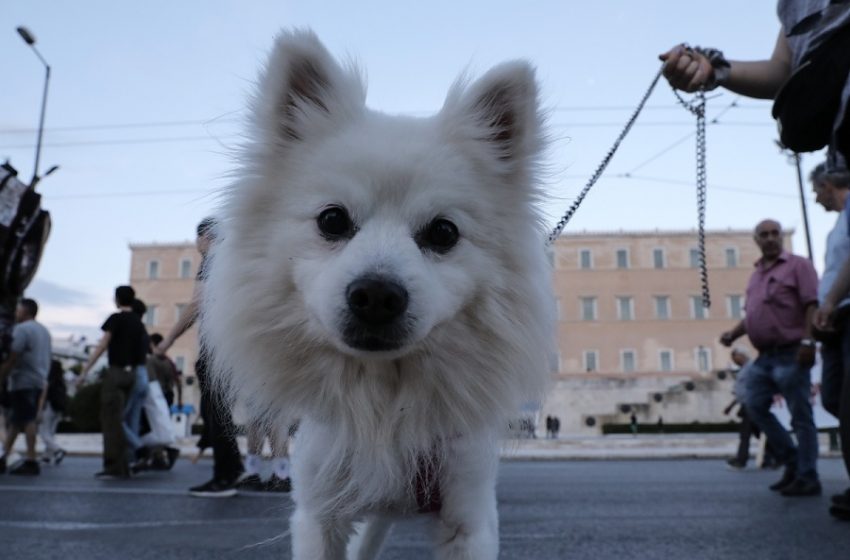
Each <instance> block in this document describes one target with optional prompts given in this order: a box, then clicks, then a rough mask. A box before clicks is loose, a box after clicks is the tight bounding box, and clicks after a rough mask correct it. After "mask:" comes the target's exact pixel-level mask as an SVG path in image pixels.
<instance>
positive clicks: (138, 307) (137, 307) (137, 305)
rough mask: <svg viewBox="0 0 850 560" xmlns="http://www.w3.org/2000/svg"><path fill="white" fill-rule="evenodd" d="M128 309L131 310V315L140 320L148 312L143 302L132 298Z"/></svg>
mask: <svg viewBox="0 0 850 560" xmlns="http://www.w3.org/2000/svg"><path fill="white" fill-rule="evenodd" d="M130 307H132V308H133V313H135V314H136V315H138V316H139V317H140V318H141V317H144V316H145V313H147V312H148V306H147V305H145V302H143V301H142V300H140V299H139V298H133V303H132V304H130Z"/></svg>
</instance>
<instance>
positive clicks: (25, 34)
mask: <svg viewBox="0 0 850 560" xmlns="http://www.w3.org/2000/svg"><path fill="white" fill-rule="evenodd" d="M18 35H20V36H21V39H23V40H24V42H26V44H27V45H29V46H30V48H32V50H33V52H34V53H35V55H36V56H37V57H38V59H39V60H40V61H41V63H42V64H44V93H43V94H42V96H41V117H40V118H39V120H38V142H37V143H36V145H35V168H34V169H33V172H32V181H30V188H34V187H35V185H36V183H38V180H39V177H38V160H39V158H40V157H41V137H42V135H43V134H44V113H45V110H46V109H47V86H48V85H49V84H50V65H49V64H47V61H46V60H44V57H43V56H41V53H40V52H38V49H37V48H35V35H33V34H32V33H30V31H29V29H27V28H26V27H23V26H21V27H18Z"/></svg>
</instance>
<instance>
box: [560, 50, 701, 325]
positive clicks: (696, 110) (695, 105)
mask: <svg viewBox="0 0 850 560" xmlns="http://www.w3.org/2000/svg"><path fill="white" fill-rule="evenodd" d="M663 69H664V67H663V66H662V67H661V69H659V70H658V73H657V74H656V75H655V78H654V79H653V80H652V83H651V84H650V85H649V88H647V90H646V93H644V94H643V97H642V98H641V100H640V103H639V104H638V106H637V108H636V109H635V110H634V112H633V113H632V116H631V117H629V120H628V121H627V122H626V125H625V126H624V127H623V130H622V132H620V135H619V136H618V137H617V139H616V140H615V141H614V145H613V146H611V149H610V150H608V153H607V154H606V156H605V157H604V158H603V159H602V163H600V164H599V166H598V167H597V168H596V171H594V172H593V175H592V176H591V177H590V180H589V181H588V182H587V184H586V185H585V186H584V188H583V189H582V190H581V192H580V193H579V195H578V196H577V197H576V199H575V200H574V201H573V203H572V204H571V205H570V207H569V209H567V211H566V212H565V213H564V215H563V216H562V217H561V219H560V220H558V223H557V225H556V226H555V229H553V230H552V233H550V234H549V237H548V239H547V241H546V245H547V246H549V245H551V244H552V243H554V242H555V240H556V239H558V237H560V235H561V232H563V231H564V228H565V227H566V226H567V224H568V223H569V221H570V220H571V219H572V217H573V215H574V214H575V213H576V210H578V208H579V206H581V203H582V202H583V201H584V198H585V197H586V196H587V193H588V192H590V189H591V188H592V187H593V185H595V184H596V182H597V181H598V180H599V178H600V177H601V176H602V173H603V172H604V171H605V168H606V167H608V164H609V163H611V159H613V157H614V154H615V153H616V152H617V149H618V148H619V147H620V143H621V142H622V141H623V139H624V138H625V137H626V135H627V134H628V133H629V131H630V130H631V128H632V125H633V124H634V123H635V121H636V120H637V118H638V115H640V113H641V111H642V110H643V107H644V105H645V104H646V101H647V99H649V96H650V95H652V92H653V90H654V89H655V86H656V84H657V83H658V79H659V78H660V77H661V73H662V71H663ZM673 94H674V95H675V96H676V99H677V100H678V101H679V103H680V104H681V105H682V106H683V107H684V108H685V109H687V110H688V111H690V112H691V113H692V114H693V115H694V116H696V119H697V132H696V170H697V173H696V179H697V220H698V222H697V223H698V226H697V237H698V241H697V243H698V250H699V269H700V270H699V274H700V282H701V286H702V304H703V306H704V307H706V308H708V307H711V297H710V293H709V290H708V267H707V265H706V256H705V204H706V166H705V156H706V142H705V91H704V90H700V91H698V92H697V94H696V97H695V101H693V102H692V103H689V102H687V101H685V100H684V99H682V97H681V96H680V95H679V93H678V92H677V91H676V90H675V89H673Z"/></svg>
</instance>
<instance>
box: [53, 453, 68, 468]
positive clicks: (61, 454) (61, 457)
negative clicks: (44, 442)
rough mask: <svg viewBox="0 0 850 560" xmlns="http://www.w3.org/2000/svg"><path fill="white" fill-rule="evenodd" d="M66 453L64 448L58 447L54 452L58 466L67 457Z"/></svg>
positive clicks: (54, 458)
mask: <svg viewBox="0 0 850 560" xmlns="http://www.w3.org/2000/svg"><path fill="white" fill-rule="evenodd" d="M65 455H66V453H65V450H64V449H57V450H56V451H55V452H54V453H53V464H54V465H55V466H57V467H58V466H59V465H60V464H61V463H62V459H64V458H65Z"/></svg>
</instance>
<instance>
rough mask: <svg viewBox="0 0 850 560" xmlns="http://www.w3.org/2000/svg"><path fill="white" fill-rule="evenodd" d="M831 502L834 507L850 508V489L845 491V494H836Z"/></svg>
mask: <svg viewBox="0 0 850 560" xmlns="http://www.w3.org/2000/svg"><path fill="white" fill-rule="evenodd" d="M831 500H832V505H834V506H841V507H846V508H850V488H848V489H847V490H845V491H844V493H843V494H835V495H834V496H832V498H831Z"/></svg>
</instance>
